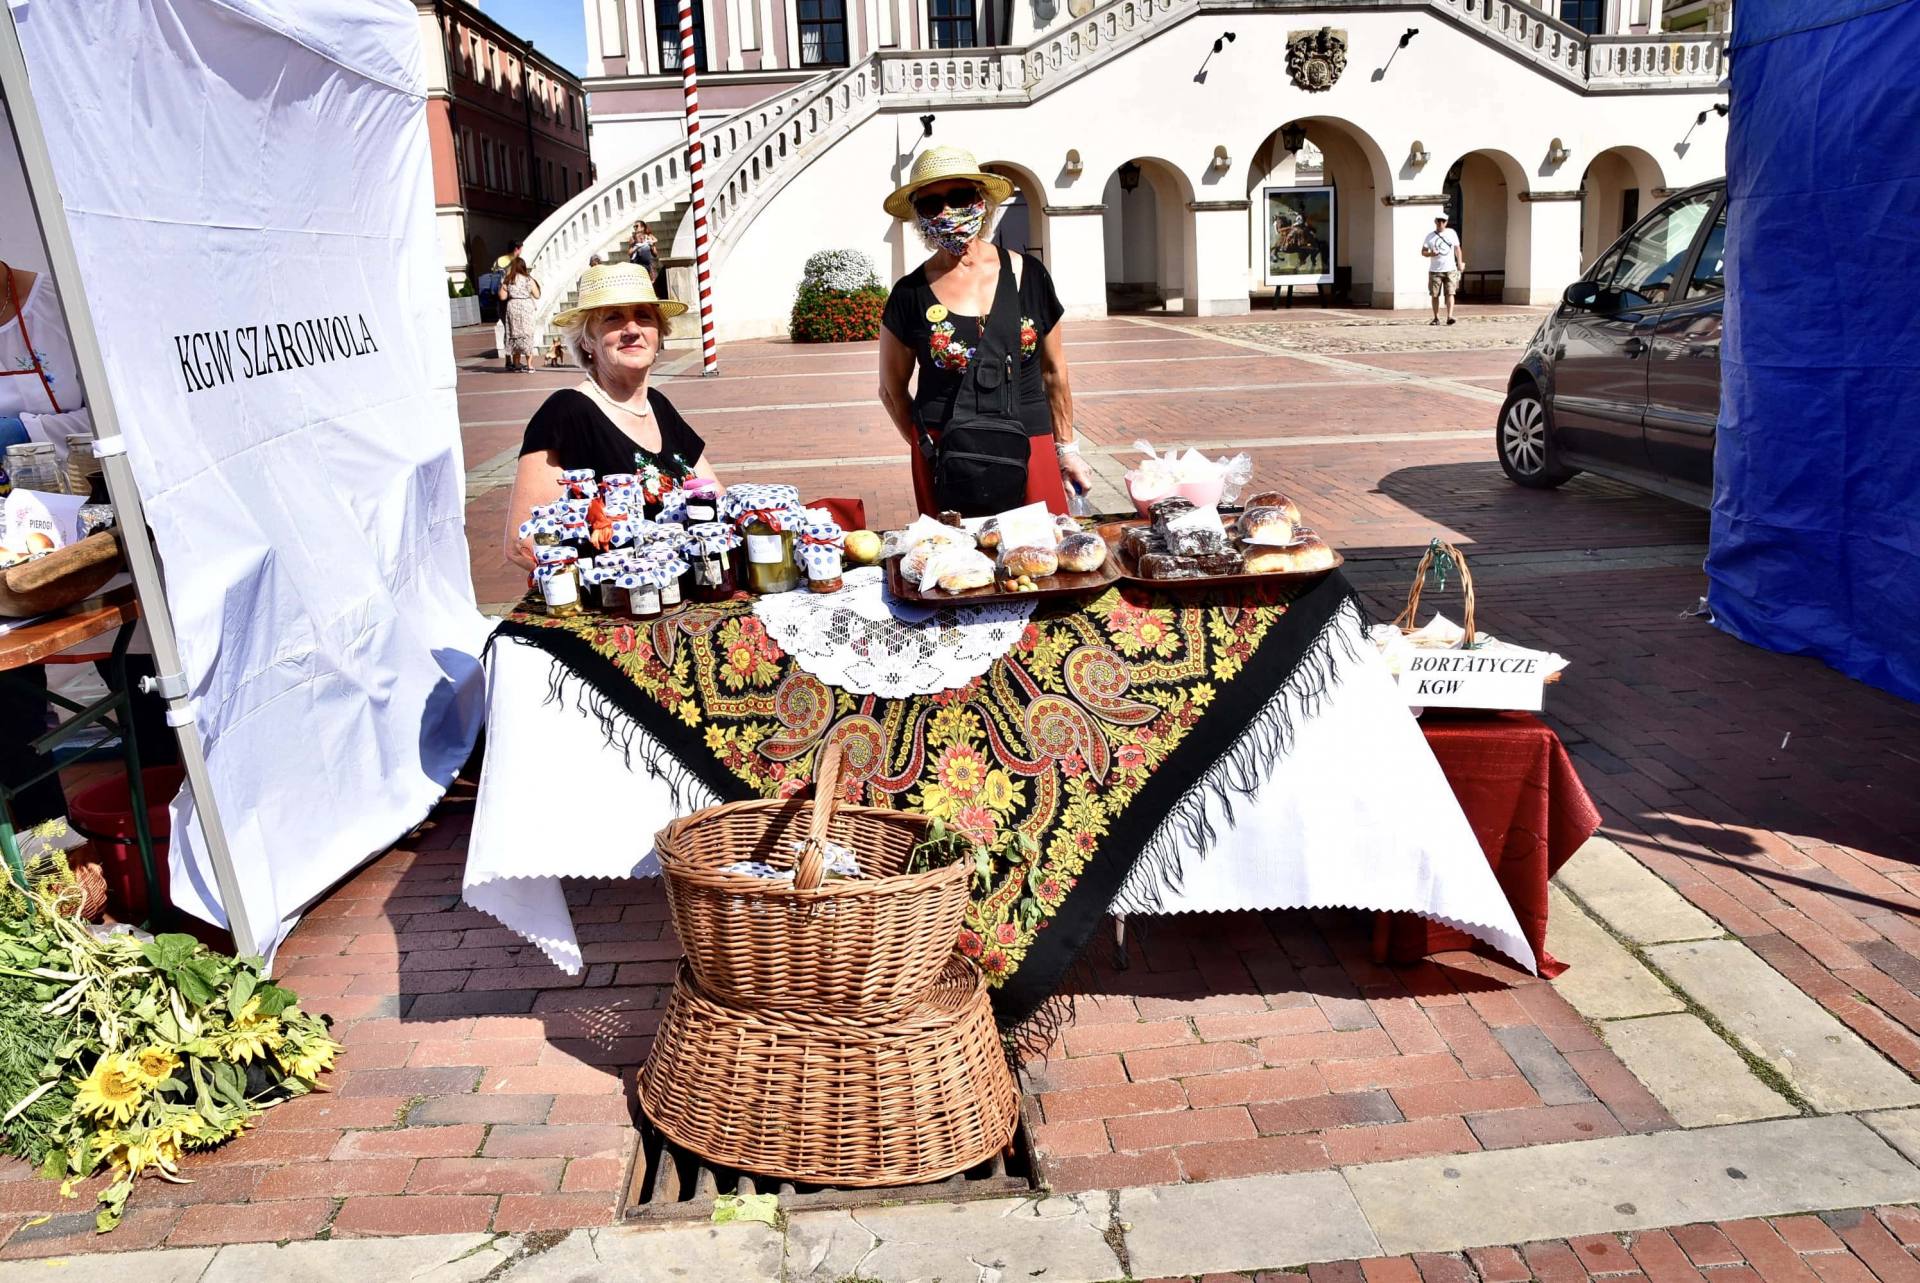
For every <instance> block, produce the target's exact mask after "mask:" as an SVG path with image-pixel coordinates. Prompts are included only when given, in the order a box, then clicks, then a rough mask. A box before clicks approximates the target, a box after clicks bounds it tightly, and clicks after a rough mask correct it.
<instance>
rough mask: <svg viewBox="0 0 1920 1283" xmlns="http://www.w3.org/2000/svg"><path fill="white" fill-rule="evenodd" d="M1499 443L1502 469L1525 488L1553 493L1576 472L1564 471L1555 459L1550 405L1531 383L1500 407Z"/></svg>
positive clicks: (1517, 390)
mask: <svg viewBox="0 0 1920 1283" xmlns="http://www.w3.org/2000/svg"><path fill="white" fill-rule="evenodd" d="M1495 440H1496V442H1497V444H1498V446H1499V450H1500V467H1501V468H1502V469H1503V470H1504V471H1505V472H1506V474H1507V476H1508V477H1510V478H1512V479H1513V480H1514V481H1516V482H1518V483H1519V484H1521V485H1523V486H1531V487H1532V488H1534V489H1536V490H1550V489H1552V488H1553V487H1554V486H1557V485H1561V484H1563V483H1564V482H1565V481H1566V480H1567V479H1568V478H1569V477H1571V476H1573V474H1574V472H1575V469H1573V468H1566V467H1562V466H1561V465H1560V463H1559V462H1558V460H1556V459H1555V458H1554V453H1555V452H1554V448H1553V437H1552V434H1551V432H1550V431H1549V430H1548V425H1547V407H1546V403H1545V402H1543V401H1542V400H1541V399H1540V393H1539V391H1538V390H1537V389H1536V388H1535V387H1534V386H1533V385H1532V384H1531V383H1523V384H1521V385H1520V386H1519V387H1517V388H1515V389H1514V390H1513V391H1512V392H1509V393H1508V394H1507V402H1506V404H1505V405H1503V406H1501V407H1500V424H1499V427H1498V428H1496V429H1495Z"/></svg>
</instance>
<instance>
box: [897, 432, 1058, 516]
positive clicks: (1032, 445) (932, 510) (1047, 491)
mask: <svg viewBox="0 0 1920 1283" xmlns="http://www.w3.org/2000/svg"><path fill="white" fill-rule="evenodd" d="M928 435H929V436H931V437H932V438H933V439H934V441H935V442H938V441H939V440H940V434H939V432H937V431H933V432H929V433H928ZM1026 501H1027V502H1028V503H1044V504H1046V505H1047V511H1048V512H1056V513H1059V514H1060V515H1061V516H1065V515H1067V487H1066V483H1065V482H1063V481H1062V480H1061V479H1060V459H1059V456H1058V455H1056V454H1055V453H1054V451H1053V437H1052V436H1051V435H1048V436H1044V437H1034V436H1030V437H1028V438H1027V500H1026ZM913 502H914V505H915V506H916V507H918V508H919V509H920V511H921V512H922V513H924V514H925V515H927V516H929V517H937V516H939V515H940V505H939V504H938V503H937V502H935V500H934V497H933V465H932V464H930V463H928V462H927V456H926V455H925V454H923V453H921V452H920V451H919V450H917V449H916V450H915V451H914V452H913Z"/></svg>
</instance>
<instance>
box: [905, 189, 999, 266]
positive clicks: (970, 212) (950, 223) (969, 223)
mask: <svg viewBox="0 0 1920 1283" xmlns="http://www.w3.org/2000/svg"><path fill="white" fill-rule="evenodd" d="M913 221H914V226H916V227H918V228H919V229H920V237H921V239H922V240H924V241H926V243H927V244H928V245H930V246H935V247H938V248H940V249H943V250H946V251H947V252H948V253H949V254H952V255H954V256H955V257H956V258H957V257H958V256H960V255H961V254H964V253H966V252H967V246H968V245H970V244H972V243H973V242H974V240H975V239H977V238H978V237H979V235H980V229H981V228H983V227H984V226H986V222H987V203H986V202H985V201H975V202H974V203H973V204H971V205H968V206H967V207H966V208H965V209H944V210H941V211H940V212H939V213H938V214H935V215H934V216H933V217H932V218H928V217H927V216H926V215H924V214H916V215H915V216H914V220H913Z"/></svg>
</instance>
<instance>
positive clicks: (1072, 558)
mask: <svg viewBox="0 0 1920 1283" xmlns="http://www.w3.org/2000/svg"><path fill="white" fill-rule="evenodd" d="M1106 561H1107V542H1106V540H1104V539H1102V538H1100V536H1098V535H1089V534H1081V533H1077V532H1076V533H1074V534H1070V535H1068V536H1067V537H1066V538H1065V539H1062V540H1061V541H1060V569H1062V570H1070V571H1073V572H1074V573H1076V574H1083V575H1084V574H1091V573H1092V572H1093V571H1096V570H1098V569H1100V567H1101V566H1103V565H1105V564H1106Z"/></svg>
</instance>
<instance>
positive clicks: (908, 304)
mask: <svg viewBox="0 0 1920 1283" xmlns="http://www.w3.org/2000/svg"><path fill="white" fill-rule="evenodd" d="M1000 252H1001V253H1002V254H1006V253H1009V252H1010V251H1008V250H1005V249H1003V250H1001V251H1000ZM1021 260H1022V261H1021V264H1020V286H1019V289H1020V296H1019V297H1020V388H1019V393H1020V398H1019V406H1020V408H1019V414H1020V421H1021V422H1022V423H1024V424H1026V425H1027V435H1028V436H1035V437H1046V436H1052V435H1053V408H1052V407H1051V406H1049V405H1048V404H1047V390H1046V385H1045V384H1044V383H1043V382H1042V380H1041V378H1040V340H1041V339H1044V338H1045V337H1046V336H1047V335H1048V334H1049V333H1050V332H1051V331H1052V330H1053V327H1054V326H1056V325H1058V324H1059V323H1060V318H1061V317H1062V316H1063V315H1065V313H1066V309H1065V308H1064V307H1062V306H1061V305H1060V296H1059V294H1057V293H1055V292H1054V288H1053V277H1052V276H1050V275H1048V273H1047V269H1046V268H1045V267H1043V266H1042V265H1041V263H1040V260H1039V259H1037V258H1035V257H1034V256H1033V255H1031V254H1023V255H1021ZM981 320H982V318H980V317H977V316H962V315H961V314H960V313H958V312H950V311H948V310H947V308H946V306H945V305H944V304H942V303H941V302H940V300H939V299H938V298H936V297H934V293H933V287H932V286H931V285H929V284H927V265H926V264H925V263H922V264H921V265H920V266H918V267H916V268H914V269H913V270H912V271H911V272H908V273H907V274H906V275H905V276H903V277H901V278H900V279H899V281H897V282H896V283H895V284H894V287H893V292H892V293H891V294H889V295H887V309H886V312H885V313H884V314H883V315H882V316H881V324H882V325H885V326H886V327H887V329H888V331H889V332H891V333H892V334H893V336H894V337H895V338H897V339H899V340H900V341H901V342H902V343H904V344H906V345H907V349H908V350H909V351H911V352H912V353H913V357H914V364H915V366H916V367H917V368H918V370H919V374H918V377H916V378H915V380H914V385H913V420H914V422H915V423H917V424H919V425H920V426H921V427H923V428H940V427H944V426H946V422H947V420H948V418H949V417H951V415H952V414H953V402H954V397H955V396H956V395H957V394H958V393H959V390H960V388H961V387H962V386H963V385H964V384H965V383H966V380H967V376H968V375H969V373H971V370H972V361H973V358H974V355H975V354H976V353H977V352H978V351H979V348H980V323H981Z"/></svg>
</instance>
